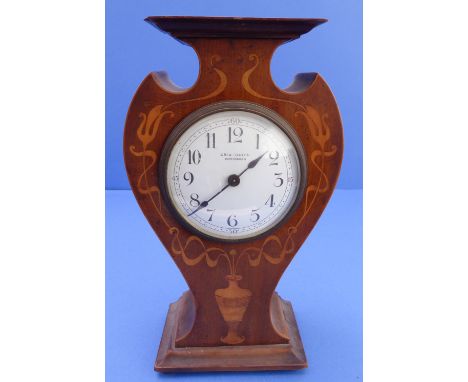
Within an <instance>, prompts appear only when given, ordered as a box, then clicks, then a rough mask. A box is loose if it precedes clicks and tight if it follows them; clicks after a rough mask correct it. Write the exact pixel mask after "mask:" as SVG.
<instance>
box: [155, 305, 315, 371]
mask: <svg viewBox="0 0 468 382" xmlns="http://www.w3.org/2000/svg"><path fill="white" fill-rule="evenodd" d="M183 300H184V296H182V297H181V298H180V299H179V300H178V301H177V302H175V303H173V304H171V305H170V307H169V312H168V314H167V319H166V325H165V327H164V332H163V335H162V339H161V344H160V346H159V351H158V356H157V359H156V362H155V365H154V369H155V370H156V371H159V372H164V373H165V372H206V371H255V370H258V371H260V370H296V369H303V368H306V367H307V360H306V356H305V353H304V348H303V345H302V341H301V337H300V335H299V330H298V327H297V323H296V318H295V317H294V312H293V309H292V306H291V303H290V302H289V301H285V300H283V299H281V298H280V297H278V298H277V300H278V302H279V304H278V305H277V307H276V309H281V310H282V311H283V314H284V318H285V319H286V320H285V321H286V325H287V332H288V333H289V337H290V341H289V343H287V344H274V345H244V346H212V347H183V348H180V347H179V348H177V347H175V335H176V331H177V317H178V315H179V313H180V311H181V310H182V309H183V304H184V301H183ZM276 309H275V310H276ZM275 310H273V311H272V314H273V315H274V314H275V312H274V311H275Z"/></svg>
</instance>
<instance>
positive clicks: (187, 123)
mask: <svg viewBox="0 0 468 382" xmlns="http://www.w3.org/2000/svg"><path fill="white" fill-rule="evenodd" d="M223 111H245V112H250V113H255V114H257V115H260V116H262V117H264V118H266V119H269V120H270V121H271V122H273V123H274V124H275V125H276V126H278V127H279V128H280V129H281V130H282V131H283V132H284V133H285V134H286V136H287V137H288V138H289V139H290V140H291V142H292V144H293V146H294V148H295V149H296V153H297V156H298V159H299V172H300V175H301V179H300V182H299V185H298V190H297V195H296V199H295V201H294V203H293V204H292V205H291V207H290V209H289V211H287V212H286V214H285V215H284V216H283V217H282V218H281V219H280V220H279V221H278V222H277V223H276V224H275V225H273V226H272V227H270V228H269V229H268V230H266V231H264V232H261V233H259V234H258V235H255V236H251V237H246V238H232V239H229V238H219V237H216V236H212V235H210V234H207V233H205V232H202V231H200V230H198V229H197V228H196V227H194V226H193V225H191V224H190V223H189V222H187V221H186V220H185V219H184V218H183V217H182V216H181V215H180V213H179V211H178V210H177V208H176V206H174V203H173V201H172V199H171V197H170V195H169V191H168V188H169V185H168V183H167V181H168V179H167V171H168V168H167V165H168V162H169V156H170V154H171V152H172V148H173V147H174V145H175V144H176V143H177V141H178V140H179V138H180V137H181V136H182V134H183V133H184V132H185V131H186V130H187V129H189V128H190V127H191V126H192V125H193V124H194V123H196V122H197V121H199V120H200V119H202V118H205V117H207V116H210V115H212V114H216V113H219V112H223ZM158 174H159V179H158V181H159V186H160V190H161V194H162V196H163V199H164V201H165V203H166V205H167V206H168V208H169V210H170V212H171V214H172V215H173V216H174V217H175V219H176V220H177V221H178V222H179V224H181V225H182V226H183V227H184V228H185V229H187V230H188V231H190V232H192V233H194V234H196V235H197V236H199V237H203V238H204V239H207V240H210V241H214V242H228V243H244V242H248V241H255V240H257V239H259V238H261V237H263V236H267V235H269V234H271V233H272V232H273V231H275V230H277V229H278V226H279V225H281V224H284V222H285V221H287V219H289V218H290V217H291V215H292V214H293V213H294V211H295V210H296V209H297V207H298V206H299V204H300V202H301V201H302V198H303V196H304V191H305V186H306V184H307V181H306V180H307V174H308V171H307V160H306V155H305V150H304V146H303V145H302V142H301V140H300V139H299V137H298V135H297V134H296V131H295V130H294V128H293V127H292V126H291V125H290V124H289V123H288V122H287V121H286V120H285V119H284V118H282V117H281V116H280V115H279V114H278V113H276V112H275V111H273V110H272V109H270V108H267V107H265V106H263V105H259V104H256V103H253V102H247V101H240V100H232V101H221V102H216V103H213V104H210V105H207V106H204V107H202V108H200V109H198V110H196V111H194V112H192V113H190V114H189V115H188V116H186V117H185V118H184V119H183V120H182V121H181V122H180V123H178V124H177V125H176V126H175V127H174V129H173V130H172V131H171V133H170V134H169V136H168V137H167V139H166V142H164V145H163V149H162V152H161V159H160V161H159V171H158Z"/></svg>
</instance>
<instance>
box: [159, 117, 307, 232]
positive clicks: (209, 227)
mask: <svg viewBox="0 0 468 382" xmlns="http://www.w3.org/2000/svg"><path fill="white" fill-rule="evenodd" d="M165 174H166V188H167V194H168V196H169V198H170V201H171V202H172V205H173V206H174V208H175V209H176V210H177V212H178V214H179V215H180V217H181V218H182V219H183V220H185V222H186V223H187V224H189V225H190V226H191V227H193V228H194V229H195V230H197V231H199V232H201V233H203V234H205V235H208V236H210V237H213V238H216V239H222V240H240V239H248V238H254V237H256V236H258V235H260V234H262V233H264V232H266V231H268V230H270V229H271V228H273V227H274V226H275V225H276V224H278V223H279V222H280V221H281V220H282V219H283V218H284V217H285V215H286V214H287V213H288V212H289V211H290V210H291V208H292V207H293V205H294V203H295V201H296V198H297V197H298V192H299V185H300V181H301V179H300V178H301V169H300V162H299V156H298V152H297V150H296V147H295V145H294V144H293V142H292V141H291V139H290V138H289V137H288V135H287V134H286V133H285V132H284V131H283V129H281V128H280V127H279V126H278V125H277V124H275V123H274V122H273V121H272V120H270V119H268V118H266V117H264V116H261V115H259V114H256V113H253V112H249V111H243V110H227V111H219V112H216V113H213V114H210V115H207V116H205V117H203V118H201V119H199V120H198V121H196V122H195V123H193V124H192V125H191V126H189V127H188V128H187V129H186V130H185V131H184V132H183V133H182V134H181V135H180V136H179V138H178V139H177V140H176V141H175V143H174V144H173V146H172V147H171V148H170V152H169V155H168V160H167V168H166V171H165Z"/></svg>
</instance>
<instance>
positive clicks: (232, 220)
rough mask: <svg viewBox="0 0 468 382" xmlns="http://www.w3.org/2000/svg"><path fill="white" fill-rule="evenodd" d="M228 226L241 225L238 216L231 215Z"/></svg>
mask: <svg viewBox="0 0 468 382" xmlns="http://www.w3.org/2000/svg"><path fill="white" fill-rule="evenodd" d="M227 224H228V226H229V227H235V226H236V225H237V224H239V222H238V220H237V219H236V215H231V216H229V217H228V218H227Z"/></svg>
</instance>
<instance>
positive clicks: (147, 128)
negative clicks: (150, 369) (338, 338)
mask: <svg viewBox="0 0 468 382" xmlns="http://www.w3.org/2000/svg"><path fill="white" fill-rule="evenodd" d="M147 20H148V21H149V22H151V23H152V24H153V25H155V26H157V27H158V28H159V29H161V30H164V31H166V32H167V33H170V34H171V35H172V36H174V37H175V38H177V39H178V40H181V41H183V42H184V43H186V44H189V45H190V46H192V47H193V49H195V51H196V52H197V55H198V57H199V61H200V69H199V75H198V79H197V81H196V83H195V84H194V85H193V86H192V87H191V88H189V89H181V88H179V87H177V86H175V85H174V84H172V82H171V81H170V79H169V77H168V75H167V74H166V73H164V72H156V73H151V74H149V75H148V76H147V77H146V78H145V79H144V80H143V82H142V83H141V85H140V86H139V88H138V90H137V92H136V94H135V96H134V98H133V100H132V102H131V105H130V108H129V111H128V114H127V120H126V125H125V133H124V156H125V164H126V168H127V174H128V178H129V181H130V184H131V186H132V189H133V192H134V194H135V197H136V199H137V201H138V203H139V205H140V208H141V209H142V211H143V213H144V214H145V216H146V218H147V219H148V221H149V223H150V224H151V226H152V227H153V229H154V231H155V232H156V234H157V235H158V237H159V239H160V240H161V242H162V243H163V244H164V246H165V247H166V249H167V250H168V252H169V254H170V255H171V256H172V258H173V260H174V262H175V263H176V265H177V266H178V268H179V269H180V271H181V273H182V275H183V276H184V278H185V280H186V281H187V284H188V286H189V288H190V296H191V297H190V298H185V299H184V300H183V301H184V302H181V303H180V304H179V308H178V311H181V312H184V313H183V314H182V313H181V314H178V315H172V316H171V317H172V318H171V319H172V320H175V322H172V323H168V324H167V325H166V327H167V330H165V332H164V338H163V341H165V340H167V338H168V337H171V338H173V342H174V344H173V347H174V348H178V349H181V348H194V349H195V348H200V347H207V348H210V349H216V348H219V349H224V348H225V347H226V346H229V345H231V346H232V347H235V348H236V349H237V348H240V349H242V348H246V349H247V348H249V349H251V347H252V346H254V347H255V346H257V349H259V351H265V349H270V351H272V350H271V349H275V347H276V346H278V345H280V344H283V345H288V344H289V345H290V344H291V338H292V337H291V336H292V334H291V330H293V329H291V323H290V322H289V323H288V321H287V317H286V316H285V313H284V310H283V309H282V308H281V309H279V308H278V306H276V308H275V304H274V303H272V301H274V298H273V297H272V296H274V291H275V288H276V285H277V284H278V281H279V280H280V278H281V275H282V274H283V272H284V270H285V269H286V267H287V266H288V264H289V263H290V261H291V260H292V258H293V257H294V255H295V254H296V253H297V251H298V250H299V248H300V247H301V245H302V243H303V242H304V240H305V239H306V238H307V236H308V235H309V233H310V232H311V230H312V229H313V227H314V225H315V224H316V223H317V221H318V219H319V217H320V215H321V213H322V212H323V210H324V208H325V206H326V204H327V202H328V200H329V199H330V197H331V195H332V192H333V189H334V187H335V184H336V182H337V179H338V174H339V170H340V166H341V160H342V153H343V132H342V125H341V119H340V115H339V111H338V107H337V105H336V102H335V99H334V97H333V94H332V92H331V91H330V89H329V87H328V86H327V84H326V83H325V81H324V80H323V78H322V77H321V76H320V75H319V74H316V73H303V74H299V75H297V76H296V79H295V81H294V82H293V84H291V86H289V87H288V88H287V89H280V88H278V87H277V86H276V84H275V83H274V82H273V80H272V78H271V74H270V61H271V57H272V55H273V53H274V51H275V49H276V48H277V47H278V46H279V45H280V44H282V43H284V42H286V41H289V40H291V39H294V38H298V37H299V36H300V35H301V34H302V33H306V32H307V31H309V30H310V29H312V28H313V27H315V26H317V25H319V24H321V23H322V22H324V20H322V19H251V18H250V19H245V18H196V17H190V18H186V17H166V18H164V17H151V18H148V19H147ZM149 49H153V47H149ZM161 54H164V52H161ZM232 100H242V101H247V102H251V103H256V104H259V105H263V106H265V107H267V108H269V109H271V110H273V111H274V112H276V113H278V114H279V115H280V116H282V117H283V118H284V119H285V120H286V121H287V122H288V123H289V124H290V125H291V126H292V127H293V128H294V130H295V132H296V134H297V136H298V137H299V138H300V140H301V142H302V144H303V146H304V148H305V151H306V154H307V161H308V166H307V182H306V183H307V184H306V191H305V193H304V196H303V197H302V200H301V201H300V203H299V205H298V206H297V208H296V210H295V211H294V213H292V214H291V215H290V217H289V218H288V219H287V220H286V221H285V222H284V224H281V225H280V226H279V227H278V228H277V229H276V230H274V231H273V232H271V233H270V234H269V236H268V237H262V238H258V239H254V240H251V241H249V242H244V243H225V242H217V241H213V240H208V239H206V238H203V237H198V236H197V235H194V233H193V232H190V231H188V230H186V229H185V228H184V226H183V225H181V224H180V223H179V222H178V220H177V219H175V217H174V216H173V215H172V214H171V212H170V208H168V205H167V204H166V201H165V200H164V198H162V195H161V183H160V182H161V180H160V174H159V170H158V167H159V159H160V154H161V152H162V149H163V147H164V144H165V142H166V140H167V138H168V136H169V134H170V132H171V131H172V129H174V128H175V126H177V125H178V124H179V123H180V122H181V121H182V120H183V119H184V118H185V117H187V116H188V115H189V114H191V113H192V112H194V111H196V110H198V109H200V108H201V107H204V106H207V105H210V104H213V103H216V102H220V101H232ZM303 255H311V254H303ZM233 263H235V264H236V271H235V272H234V273H233V272H232V264H233ZM233 276H236V277H235V278H233ZM229 288H231V289H229ZM223 290H224V292H221V291H223ZM234 290H235V291H234ZM242 290H244V292H242ZM245 291H249V292H250V294H248V293H247V292H245ZM241 295H242V296H241ZM229 296H231V297H229ZM236 296H237V297H236ZM223 298H231V299H235V298H237V299H238V300H226V301H227V302H229V301H231V302H232V301H234V303H235V304H240V305H239V309H243V312H242V314H240V313H241V312H240V310H239V311H238V315H237V316H232V315H231V316H229V315H227V314H226V311H224V312H223V307H222V306H223V300H222V299H223ZM241 300H242V301H241ZM226 301H225V302H226ZM236 301H237V302H236ZM241 305H242V306H241ZM275 309H276V310H275ZM288 314H289V315H291V314H292V315H293V313H292V309H291V310H290V313H288ZM229 317H231V320H229ZM233 317H234V318H235V320H233V319H232V318H233ZM234 327H235V328H234ZM174 328H175V329H174ZM174 333H176V334H174ZM229 333H230V334H229ZM174 336H175V337H174ZM236 336H237V337H236ZM226 338H227V340H226ZM241 338H242V341H241V342H239V341H240V339H241ZM226 341H227V342H226ZM229 341H231V343H230V342H229ZM301 346H302V345H301ZM260 349H263V350H260ZM239 351H241V352H242V350H239ZM249 351H250V350H249ZM210 352H211V350H210ZM210 354H216V351H214V353H210ZM241 358H242V357H241ZM303 358H304V360H305V356H304V357H303ZM215 359H216V357H215ZM218 361H219V365H218V366H216V365H214V364H216V361H213V362H214V364H213V363H212V361H210V362H211V363H209V364H210V365H214V366H210V367H208V369H210V368H211V369H213V370H221V368H222V362H223V361H222V357H220V358H219V360H218ZM186 362H189V358H188V359H186ZM265 362H266V361H265ZM267 363H268V362H267ZM305 364H306V363H305V361H304V362H303V364H302V365H303V367H304V366H305ZM268 365H270V366H269V367H270V368H273V369H274V368H275V367H274V365H272V364H270V363H268ZM279 365H282V366H281V367H280V366H279ZM179 366H180V365H179ZM278 367H279V368H297V367H291V366H290V367H288V366H285V364H284V362H283V363H281V362H280V363H278ZM176 369H177V367H176V368H175V369H174V368H172V369H171V371H176ZM195 369H196V367H195ZM234 369H236V370H237V369H238V370H244V369H248V368H242V365H239V364H238V365H237V368H234ZM203 370H207V368H206V367H205V368H204V369H203Z"/></svg>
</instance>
